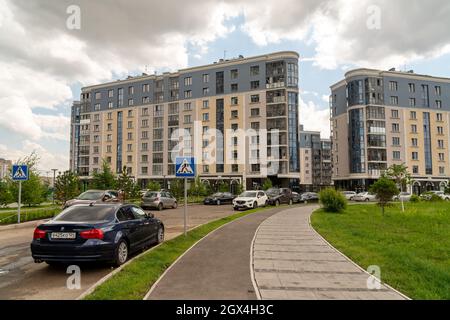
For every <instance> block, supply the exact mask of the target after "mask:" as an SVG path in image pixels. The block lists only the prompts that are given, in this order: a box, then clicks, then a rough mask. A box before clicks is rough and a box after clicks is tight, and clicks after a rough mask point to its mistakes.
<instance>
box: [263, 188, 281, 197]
mask: <svg viewBox="0 0 450 320" xmlns="http://www.w3.org/2000/svg"><path fill="white" fill-rule="evenodd" d="M280 192H281V190H280V189H269V190H267V192H266V193H267V194H268V195H271V196H276V195H279V194H280Z"/></svg>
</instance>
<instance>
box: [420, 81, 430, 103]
mask: <svg viewBox="0 0 450 320" xmlns="http://www.w3.org/2000/svg"><path fill="white" fill-rule="evenodd" d="M422 106H423V107H427V108H429V107H430V95H429V91H428V85H426V84H423V85H422Z"/></svg>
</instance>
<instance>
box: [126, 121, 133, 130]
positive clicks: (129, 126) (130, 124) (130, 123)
mask: <svg viewBox="0 0 450 320" xmlns="http://www.w3.org/2000/svg"><path fill="white" fill-rule="evenodd" d="M127 128H128V129H133V121H128V126H127Z"/></svg>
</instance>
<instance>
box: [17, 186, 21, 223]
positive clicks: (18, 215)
mask: <svg viewBox="0 0 450 320" xmlns="http://www.w3.org/2000/svg"><path fill="white" fill-rule="evenodd" d="M21 206H22V181H19V207H18V208H17V223H20V207H21Z"/></svg>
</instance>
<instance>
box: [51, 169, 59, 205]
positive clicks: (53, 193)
mask: <svg viewBox="0 0 450 320" xmlns="http://www.w3.org/2000/svg"><path fill="white" fill-rule="evenodd" d="M52 171H53V186H52V188H53V192H52V202H53V204H55V179H56V171H58V169H52Z"/></svg>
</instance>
